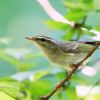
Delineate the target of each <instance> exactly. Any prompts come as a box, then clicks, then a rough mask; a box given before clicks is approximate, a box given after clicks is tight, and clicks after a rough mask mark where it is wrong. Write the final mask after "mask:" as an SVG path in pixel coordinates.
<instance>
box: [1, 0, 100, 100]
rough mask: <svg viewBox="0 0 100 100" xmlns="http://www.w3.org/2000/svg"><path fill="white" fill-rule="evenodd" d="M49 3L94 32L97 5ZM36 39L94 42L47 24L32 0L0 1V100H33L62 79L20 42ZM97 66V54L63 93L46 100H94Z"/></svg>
mask: <svg viewBox="0 0 100 100" xmlns="http://www.w3.org/2000/svg"><path fill="white" fill-rule="evenodd" d="M49 2H50V3H51V5H52V6H53V7H54V8H55V9H56V10H57V11H58V12H59V13H61V14H62V15H63V16H64V17H65V18H67V19H69V20H71V21H74V22H76V23H77V24H81V25H82V27H86V28H87V29H95V30H97V31H100V6H99V5H100V0H59V1H58V0H49ZM84 19H85V21H84ZM40 34H42V35H47V36H51V37H53V38H55V39H57V40H75V39H77V40H88V41H94V40H93V36H95V34H93V33H90V32H82V31H80V30H79V29H73V28H71V27H70V26H68V25H66V24H63V23H60V22H56V21H53V20H52V19H51V18H50V17H49V16H48V15H47V14H46V12H45V11H44V10H43V8H42V7H41V6H40V4H39V3H38V2H37V0H0V100H39V97H40V96H43V95H46V94H48V93H49V92H50V91H51V90H52V89H53V88H54V86H55V84H56V83H57V82H58V81H60V80H62V79H63V78H64V77H65V76H66V72H65V71H64V70H62V69H58V68H57V67H54V66H53V65H51V64H50V63H49V62H48V61H47V60H46V59H45V58H44V57H43V56H42V55H41V53H40V51H39V50H38V49H37V48H36V47H35V46H34V45H32V44H31V43H30V42H28V41H27V40H26V39H25V36H34V35H40ZM77 37H78V38H77ZM99 38H100V37H99ZM99 40H100V39H99ZM99 65H100V50H97V52H96V53H95V54H94V55H93V56H92V59H91V60H90V61H89V62H88V63H87V66H88V69H87V70H86V69H85V71H84V70H83V71H79V72H77V73H75V75H74V76H73V78H72V80H71V83H69V87H68V88H66V86H64V90H60V91H58V92H57V93H56V94H55V95H54V96H52V98H51V99H50V100H100V82H99V81H100V76H99V73H100V66H99ZM89 68H90V69H89ZM89 71H90V72H91V73H92V74H89V73H87V72H89ZM91 88H92V89H91ZM83 91H84V92H86V94H84V93H83V94H82V93H81V92H83Z"/></svg>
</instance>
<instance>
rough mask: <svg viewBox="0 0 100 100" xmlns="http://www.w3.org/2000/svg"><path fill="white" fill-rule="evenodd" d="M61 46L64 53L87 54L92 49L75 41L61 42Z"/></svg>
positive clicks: (91, 46)
mask: <svg viewBox="0 0 100 100" xmlns="http://www.w3.org/2000/svg"><path fill="white" fill-rule="evenodd" d="M61 46H62V49H63V51H64V52H65V53H87V52H89V51H90V50H91V49H93V47H94V46H93V45H90V44H86V43H82V42H75V41H74V42H72V41H69V42H63V43H61Z"/></svg>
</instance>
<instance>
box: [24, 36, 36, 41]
mask: <svg viewBox="0 0 100 100" xmlns="http://www.w3.org/2000/svg"><path fill="white" fill-rule="evenodd" d="M25 38H26V39H28V40H32V41H34V40H35V38H34V37H25Z"/></svg>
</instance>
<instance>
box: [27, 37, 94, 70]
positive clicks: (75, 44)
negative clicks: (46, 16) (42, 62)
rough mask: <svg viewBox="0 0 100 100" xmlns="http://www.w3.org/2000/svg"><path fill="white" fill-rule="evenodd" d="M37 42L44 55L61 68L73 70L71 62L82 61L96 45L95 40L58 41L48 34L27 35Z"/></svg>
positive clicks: (29, 38)
mask: <svg viewBox="0 0 100 100" xmlns="http://www.w3.org/2000/svg"><path fill="white" fill-rule="evenodd" d="M26 39H28V40H30V41H32V42H33V43H34V44H36V45H37V46H38V47H39V48H40V50H41V51H42V53H43V54H44V56H45V57H46V58H47V59H48V60H49V61H50V62H51V63H53V64H56V65H58V66H60V67H61V68H64V69H67V71H68V70H72V68H71V67H70V64H76V63H78V62H80V61H81V60H82V59H83V58H84V57H85V56H86V55H87V53H89V52H90V51H91V50H92V49H93V47H94V46H95V44H96V43H95V42H79V41H66V42H62V41H56V40H55V39H53V38H51V37H47V36H34V37H26Z"/></svg>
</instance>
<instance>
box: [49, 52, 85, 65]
mask: <svg viewBox="0 0 100 100" xmlns="http://www.w3.org/2000/svg"><path fill="white" fill-rule="evenodd" d="M85 56H86V54H85V53H78V54H68V55H66V56H62V57H57V58H56V59H55V60H53V61H51V62H52V63H54V64H57V65H59V66H62V67H69V65H70V64H75V63H78V62H79V61H81V60H82V59H83V58H84V57H85Z"/></svg>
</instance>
